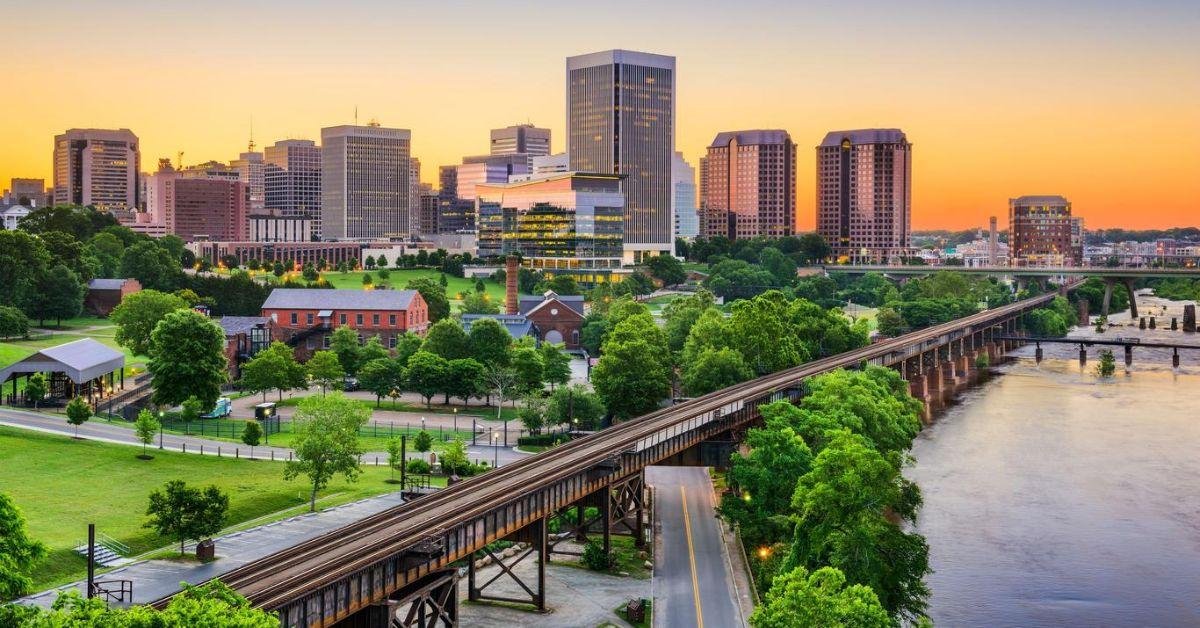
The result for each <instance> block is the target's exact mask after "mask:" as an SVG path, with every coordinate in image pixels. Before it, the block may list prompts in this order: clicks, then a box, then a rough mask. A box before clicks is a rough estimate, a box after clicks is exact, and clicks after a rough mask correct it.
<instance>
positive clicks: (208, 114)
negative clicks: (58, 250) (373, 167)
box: [0, 0, 1200, 229]
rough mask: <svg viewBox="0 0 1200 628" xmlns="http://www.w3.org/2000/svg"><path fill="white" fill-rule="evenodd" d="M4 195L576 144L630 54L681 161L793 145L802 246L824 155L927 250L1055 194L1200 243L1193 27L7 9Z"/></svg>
mask: <svg viewBox="0 0 1200 628" xmlns="http://www.w3.org/2000/svg"><path fill="white" fill-rule="evenodd" d="M0 24H4V25H5V31H6V33H7V37H6V46H5V52H4V53H3V59H4V61H3V63H0V78H2V79H3V82H4V85H5V86H6V88H7V89H6V90H5V92H6V97H5V98H4V100H3V104H2V105H0V111H2V112H3V115H2V116H0V185H2V186H3V187H7V185H8V179H9V178H10V177H22V176H31V177H45V178H46V179H47V183H49V179H50V177H51V152H52V139H53V136H54V134H56V133H61V132H62V131H64V130H65V129H67V128H70V127H103V128H112V127H128V128H130V129H132V130H133V131H134V132H135V133H137V134H138V136H139V137H140V138H141V144H142V169H143V170H151V169H152V168H153V167H154V164H155V162H156V160H157V159H158V158H159V157H168V156H169V157H172V158H174V157H175V154H176V152H177V151H183V152H184V162H185V164H189V163H197V162H201V161H206V160H209V159H216V160H221V161H228V160H229V159H232V158H234V157H236V156H237V153H238V152H239V151H242V150H245V147H246V143H247V139H248V136H249V129H250V122H251V119H252V118H253V125H254V139H255V140H256V142H257V143H258V145H259V147H260V148H261V147H262V146H265V145H268V144H270V143H272V142H274V141H275V140H278V139H285V138H309V139H319V129H320V128H321V127H322V126H331V125H335V124H346V123H350V122H353V115H354V110H355V107H357V108H358V111H359V116H360V121H362V122H363V123H365V122H366V121H367V120H369V119H371V118H377V119H378V120H379V121H380V122H381V123H382V124H383V125H384V126H394V127H401V128H408V129H411V130H412V132H413V151H414V154H415V155H416V156H417V157H418V158H420V160H421V162H422V178H423V179H424V180H425V181H427V182H432V183H436V177H437V166H439V165H444V164H453V163H458V162H459V160H460V159H461V157H462V156H464V155H471V154H479V153H484V152H486V151H487V139H488V135H487V133H488V129H490V128H493V127H499V126H505V125H508V124H514V123H518V122H526V121H529V122H532V123H534V124H537V125H540V126H547V127H549V128H550V129H552V130H553V133H554V137H553V143H554V146H553V148H554V150H555V151H560V150H563V149H564V148H565V146H564V142H563V137H564V133H563V127H564V121H565V112H564V100H565V99H564V95H563V88H564V64H565V61H564V59H565V57H567V56H568V55H572V54H579V53H584V52H591V51H596V50H603V49H609V48H628V49H634V50H644V51H647V52H656V53H662V54H670V55H674V56H676V57H677V59H678V96H677V97H678V102H677V112H678V126H677V140H676V141H677V148H678V149H679V150H681V151H682V152H683V153H684V155H685V157H686V158H687V159H688V161H690V162H692V164H693V165H695V164H696V162H697V160H698V158H699V157H700V156H701V155H702V154H703V151H704V147H705V146H706V145H707V143H708V142H709V141H711V139H712V137H713V136H714V135H715V134H716V133H717V132H719V131H726V130H738V129H749V128H782V129H786V130H787V131H789V132H790V133H791V135H792V138H793V139H794V140H795V141H796V142H797V144H799V147H800V151H799V152H800V160H799V164H798V180H799V185H798V188H799V189H798V192H797V206H798V213H799V215H800V226H801V228H804V229H811V228H812V225H813V184H814V178H815V175H814V170H813V169H814V165H813V164H814V159H813V149H812V147H813V146H815V145H816V144H817V143H819V142H820V140H821V138H822V137H823V135H824V134H825V133H826V132H827V131H830V130H837V129H847V128H861V127H899V128H902V129H903V130H904V131H905V132H906V133H907V134H908V138H909V140H910V141H912V142H913V144H914V148H913V151H914V173H913V189H914V193H913V226H914V228H917V229H929V228H967V227H974V226H981V225H984V224H986V221H987V217H988V216H989V215H998V216H1001V221H1000V222H1001V225H1004V224H1005V223H1006V222H1007V220H1006V211H1007V209H1006V208H1007V204H1006V203H1007V199H1008V198H1010V197H1014V196H1019V195H1022V194H1062V195H1065V196H1067V197H1068V198H1070V199H1071V200H1072V202H1073V203H1074V209H1075V213H1076V214H1078V215H1081V216H1083V217H1084V218H1085V220H1086V225H1087V227H1089V228H1099V227H1114V226H1122V227H1130V228H1147V227H1168V226H1191V225H1198V224H1200V36H1198V35H1197V33H1200V2H1195V1H1194V0H1193V1H1191V2H1184V1H1146V2H1112V1H1105V0H1096V1H1091V2H1083V1H1072V2H1067V1H1043V2H1032V1H1025V0H1016V1H1009V2H976V1H970V0H958V1H954V2H927V1H920V0H918V1H914V2H906V3H897V2H874V1H865V2H858V3H835V2H807V3H801V2H786V3H785V2H759V1H755V0H742V1H738V2H707V1H702V0H695V1H692V2H650V1H641V2H625V1H623V0H616V1H614V2H608V3H602V4H596V3H579V2H571V1H560V2H554V3H551V2H523V1H515V0H514V1H508V2H457V1H453V0H448V1H442V2H407V1H403V0H401V1H393V2H364V1H358V0H344V1H343V2H339V3H329V2H315V1H306V0H292V1H291V2H277V1H262V2H249V1H247V2H226V1H223V0H210V1H208V2H202V3H186V4H185V3H178V2H162V1H159V2H141V1H125V2H119V3H101V2H93V1H78V2H61V1H51V2H27V1H25V0H15V1H10V2H5V3H4V6H3V7H2V8H0Z"/></svg>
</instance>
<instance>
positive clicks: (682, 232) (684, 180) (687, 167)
mask: <svg viewBox="0 0 1200 628" xmlns="http://www.w3.org/2000/svg"><path fill="white" fill-rule="evenodd" d="M671 190H672V195H671V213H672V214H673V215H674V216H675V237H677V238H688V239H690V238H694V237H696V236H697V235H699V233H700V219H699V217H698V215H697V213H696V169H695V168H693V167H692V165H691V164H689V163H688V162H687V160H686V159H684V158H683V153H680V152H676V153H675V159H674V160H672V162H671Z"/></svg>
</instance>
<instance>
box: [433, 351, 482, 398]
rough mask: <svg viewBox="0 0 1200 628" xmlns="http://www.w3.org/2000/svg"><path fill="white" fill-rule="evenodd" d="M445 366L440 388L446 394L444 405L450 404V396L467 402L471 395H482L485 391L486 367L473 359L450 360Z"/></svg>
mask: <svg viewBox="0 0 1200 628" xmlns="http://www.w3.org/2000/svg"><path fill="white" fill-rule="evenodd" d="M446 366H447V368H446V378H445V381H444V382H443V389H442V392H443V393H444V394H445V395H446V405H450V397H458V398H459V399H462V401H463V403H464V404H467V403H470V401H471V397H482V396H483V395H484V394H486V393H487V384H486V383H485V382H484V375H485V372H486V369H485V368H484V366H483V365H482V364H480V363H479V362H478V361H476V360H475V359H473V358H463V359H461V360H450V361H449V362H448V363H447V365H446Z"/></svg>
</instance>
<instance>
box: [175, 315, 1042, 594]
mask: <svg viewBox="0 0 1200 628" xmlns="http://www.w3.org/2000/svg"><path fill="white" fill-rule="evenodd" d="M1053 296H1054V295H1052V294H1050V295H1042V296H1039V297H1033V298H1030V299H1026V300H1024V301H1020V302H1017V303H1013V304H1010V305H1006V306H1002V307H999V308H995V309H992V310H986V311H984V312H980V313H977V314H973V315H971V316H968V317H965V318H962V319H958V320H956V321H952V322H950V323H945V324H942V325H937V326H934V327H930V328H927V329H924V330H920V331H916V332H912V333H910V334H906V335H904V336H901V337H899V338H895V339H892V340H888V341H884V342H880V343H877V344H874V345H870V346H867V347H862V348H859V349H854V350H851V351H847V352H845V353H841V354H838V355H835V356H830V357H826V358H821V359H818V360H814V361H812V362H808V363H805V364H803V365H800V366H797V367H793V368H791V369H787V370H784V371H780V372H778V373H773V374H771V375H766V376H763V377H760V378H758V379H753V380H750V381H747V382H743V383H741V384H737V385H735V386H731V387H729V388H725V389H723V390H719V391H716V392H713V393H710V394H708V395H705V396H703V397H698V398H696V399H693V400H690V401H687V402H684V403H681V404H678V405H675V406H671V407H668V408H663V409H661V410H657V411H655V412H652V413H649V414H646V415H643V416H641V417H638V418H637V419H634V420H631V421H627V422H625V423H621V424H618V425H615V426H613V427H610V428H608V429H606V430H604V431H602V432H598V433H596V434H592V435H590V436H588V437H586V438H582V439H579V440H574V441H571V442H568V443H566V444H564V445H561V446H559V447H557V448H555V449H553V450H551V451H548V452H545V453H543V454H541V455H537V456H531V457H529V458H525V459H522V460H520V461H518V462H515V463H512V464H509V465H507V466H504V467H501V468H499V469H496V470H494V471H491V472H489V473H486V474H484V475H482V476H479V477H476V478H472V479H470V480H466V481H464V482H461V483H459V484H456V485H455V486H453V487H449V488H447V489H444V490H442V491H438V492H437V493H434V494H432V495H429V496H425V497H422V498H420V499H417V500H414V501H412V502H410V503H406V504H402V505H400V506H396V507H394V508H391V509H389V510H386V511H383V512H380V513H378V514H375V515H372V516H370V517H367V518H365V519H362V520H359V521H356V522H354V523H352V524H349V525H347V526H345V527H343V528H340V529H338V530H334V531H331V532H328V533H326V534H323V535H321V536H318V537H315V538H313V539H310V540H308V541H305V542H303V543H300V544H298V545H296V546H293V547H291V548H288V549H286V550H283V551H280V552H278V553H276V554H273V555H271V556H267V557H264V558H261V559H259V560H257V561H254V562H252V563H249V564H247V565H244V566H242V567H240V568H238V569H235V570H233V571H230V572H229V573H227V574H225V575H223V576H222V577H221V580H222V581H224V582H225V583H227V584H229V585H230V586H232V587H233V588H235V589H236V590H238V591H239V592H240V593H241V594H242V595H245V596H246V597H247V598H249V599H250V601H251V602H252V603H253V604H254V605H255V606H258V607H262V608H278V607H280V606H282V605H284V604H286V603H288V602H290V601H292V600H295V599H297V598H299V597H300V596H301V595H302V594H304V593H305V592H308V591H311V590H313V589H316V588H318V587H320V586H323V585H325V584H327V583H330V582H336V581H337V580H339V579H340V578H342V577H345V576H347V575H349V574H353V573H355V572H356V571H358V570H360V569H363V568H365V567H367V566H369V565H372V564H374V563H376V562H378V561H380V560H383V559H386V558H388V557H390V556H394V555H396V554H397V553H398V552H400V551H402V550H404V549H406V548H409V547H412V546H414V545H415V544H417V543H418V542H420V541H422V540H423V539H425V538H428V537H429V536H430V535H431V534H433V533H436V531H438V530H439V529H440V528H442V527H444V526H448V525H451V524H452V523H453V522H454V521H468V520H471V519H472V518H474V517H477V516H479V515H481V514H483V513H486V512H489V511H491V510H494V509H495V508H496V507H497V506H499V505H502V504H504V503H505V502H506V501H508V500H510V499H515V498H516V497H518V496H520V495H521V494H523V493H524V492H526V491H527V490H529V489H532V488H533V487H537V486H545V485H552V484H553V483H554V482H557V481H561V480H563V479H565V478H570V477H572V476H574V475H576V474H579V473H581V472H585V471H587V470H588V469H589V468H591V467H594V466H595V465H596V464H597V463H599V462H601V461H603V460H606V459H608V458H609V457H611V456H613V455H617V454H619V453H620V452H622V451H625V450H627V449H629V448H631V447H637V445H638V444H639V443H640V442H641V441H644V440H646V439H649V438H653V437H655V436H658V435H660V434H661V433H662V432H664V431H665V430H667V429H670V428H672V427H674V426H677V425H679V424H681V423H684V422H686V421H688V420H691V419H695V418H697V417H702V416H704V415H705V414H706V413H709V412H711V411H713V410H715V409H719V408H723V407H726V406H729V405H731V404H737V403H739V402H748V401H752V400H755V399H758V398H761V397H764V396H769V395H770V394H772V393H774V392H775V391H777V390H778V389H780V388H784V387H788V386H792V385H795V384H796V383H798V382H799V381H802V380H803V379H805V378H807V377H811V376H814V375H818V374H821V373H824V372H827V371H830V370H834V369H837V368H841V367H846V366H855V365H858V364H861V363H863V362H866V361H869V360H872V359H876V358H886V357H887V356H889V355H890V354H895V353H897V352H901V351H903V350H904V349H906V348H908V347H910V346H912V345H914V344H921V343H924V342H927V341H929V340H933V339H938V338H940V337H941V336H944V335H946V334H948V333H951V332H954V331H958V330H961V329H964V328H976V327H977V326H978V325H983V324H986V323H988V322H990V321H994V320H997V319H1004V318H1007V317H1009V316H1011V315H1013V314H1014V313H1020V312H1022V311H1024V310H1026V309H1029V308H1032V307H1036V306H1038V305H1041V304H1043V303H1046V302H1048V301H1049V300H1050V299H1052V298H1053ZM169 600H170V597H166V598H162V599H160V600H157V601H156V602H154V605H156V606H159V607H161V606H165V605H166V604H167V603H168V602H169Z"/></svg>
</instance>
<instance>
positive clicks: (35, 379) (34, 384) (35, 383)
mask: <svg viewBox="0 0 1200 628" xmlns="http://www.w3.org/2000/svg"><path fill="white" fill-rule="evenodd" d="M49 392H50V389H49V387H48V386H47V385H46V376H45V375H42V374H41V373H34V374H33V375H32V376H30V378H29V380H28V381H26V382H25V399H27V400H32V401H33V409H34V410H37V409H38V404H39V403H41V402H42V400H43V399H45V398H46V394H47V393H49Z"/></svg>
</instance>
